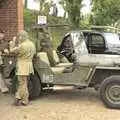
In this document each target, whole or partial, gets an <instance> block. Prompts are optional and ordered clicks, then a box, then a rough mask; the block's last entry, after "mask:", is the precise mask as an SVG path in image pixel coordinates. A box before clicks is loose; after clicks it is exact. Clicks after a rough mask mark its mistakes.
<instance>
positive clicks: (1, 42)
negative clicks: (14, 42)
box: [0, 32, 8, 93]
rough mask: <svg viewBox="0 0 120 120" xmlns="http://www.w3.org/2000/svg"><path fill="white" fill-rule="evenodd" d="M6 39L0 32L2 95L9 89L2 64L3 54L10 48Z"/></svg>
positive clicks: (0, 86) (0, 87) (0, 81)
mask: <svg viewBox="0 0 120 120" xmlns="http://www.w3.org/2000/svg"><path fill="white" fill-rule="evenodd" d="M4 39H5V35H4V33H3V32H0V90H1V92H2V93H6V92H8V87H7V85H6V82H5V80H4V78H3V75H2V64H3V59H2V54H3V52H4V50H5V48H8V44H7V41H5V40H4Z"/></svg>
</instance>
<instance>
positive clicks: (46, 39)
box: [37, 25, 56, 66]
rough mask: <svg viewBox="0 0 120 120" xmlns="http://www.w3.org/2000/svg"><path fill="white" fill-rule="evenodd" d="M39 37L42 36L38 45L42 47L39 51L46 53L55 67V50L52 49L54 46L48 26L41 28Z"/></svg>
mask: <svg viewBox="0 0 120 120" xmlns="http://www.w3.org/2000/svg"><path fill="white" fill-rule="evenodd" d="M39 36H40V41H37V45H40V46H38V47H37V48H39V49H37V51H38V52H46V53H47V55H48V59H49V61H50V64H51V66H55V65H56V61H55V59H54V57H53V49H52V44H51V40H50V35H49V33H48V28H47V26H45V25H43V26H41V28H40V32H39ZM38 42H40V43H38Z"/></svg>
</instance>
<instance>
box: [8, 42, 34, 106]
mask: <svg viewBox="0 0 120 120" xmlns="http://www.w3.org/2000/svg"><path fill="white" fill-rule="evenodd" d="M10 51H11V52H13V53H16V54H17V65H16V75H17V76H18V88H17V92H16V99H19V100H21V102H22V103H24V104H27V103H28V97H29V93H28V87H27V81H28V79H27V78H28V76H29V75H30V74H31V73H34V70H33V64H32V59H33V56H34V54H35V53H36V49H35V45H34V44H33V43H32V42H31V41H30V40H25V41H23V42H22V43H21V44H20V45H19V46H18V47H15V48H13V49H11V50H10Z"/></svg>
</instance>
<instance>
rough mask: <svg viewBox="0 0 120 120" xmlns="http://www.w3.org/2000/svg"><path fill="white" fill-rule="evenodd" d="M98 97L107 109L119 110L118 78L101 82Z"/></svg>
mask: <svg viewBox="0 0 120 120" xmlns="http://www.w3.org/2000/svg"><path fill="white" fill-rule="evenodd" d="M100 97H101V99H102V101H103V102H104V104H105V105H106V106H107V107H109V108H114V109H120V76H112V77H109V78H108V79H105V80H104V81H103V83H102V84H101V87H100Z"/></svg>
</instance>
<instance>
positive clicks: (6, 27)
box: [0, 0, 23, 40]
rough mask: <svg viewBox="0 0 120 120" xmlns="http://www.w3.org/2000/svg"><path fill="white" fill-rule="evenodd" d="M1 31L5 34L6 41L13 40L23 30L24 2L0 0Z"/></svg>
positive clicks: (20, 0) (19, 0)
mask: <svg viewBox="0 0 120 120" xmlns="http://www.w3.org/2000/svg"><path fill="white" fill-rule="evenodd" d="M5 1H6V3H4V4H5V5H4V4H3V3H2V5H1V6H0V30H2V31H4V32H5V35H6V40H11V39H12V37H13V36H15V35H16V33H17V32H18V31H20V30H22V29H23V5H22V0H0V4H1V2H5Z"/></svg>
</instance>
